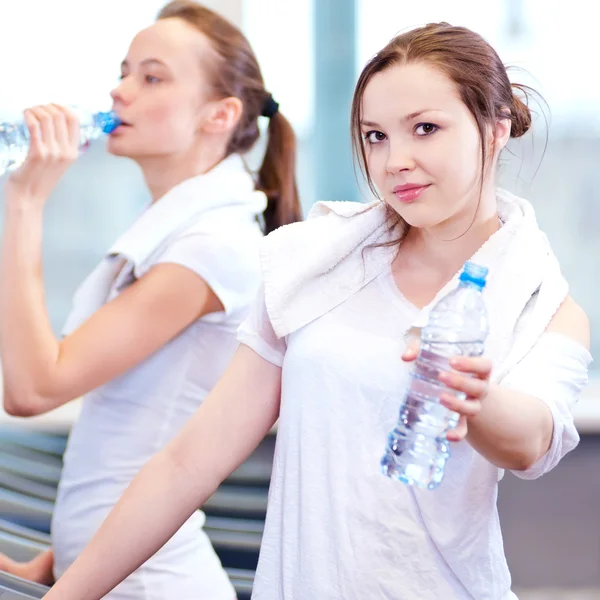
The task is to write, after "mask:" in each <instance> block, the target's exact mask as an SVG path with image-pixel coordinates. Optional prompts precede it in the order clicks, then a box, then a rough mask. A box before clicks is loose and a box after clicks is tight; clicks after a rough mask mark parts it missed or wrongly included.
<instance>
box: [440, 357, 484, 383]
mask: <svg viewBox="0 0 600 600" xmlns="http://www.w3.org/2000/svg"><path fill="white" fill-rule="evenodd" d="M450 366H451V367H452V368H453V369H454V370H455V371H461V372H463V373H472V374H473V375H475V377H477V378H479V379H489V377H490V374H491V372H492V366H493V364H492V361H491V360H490V359H489V358H483V357H470V356H455V357H454V358H451V359H450Z"/></svg>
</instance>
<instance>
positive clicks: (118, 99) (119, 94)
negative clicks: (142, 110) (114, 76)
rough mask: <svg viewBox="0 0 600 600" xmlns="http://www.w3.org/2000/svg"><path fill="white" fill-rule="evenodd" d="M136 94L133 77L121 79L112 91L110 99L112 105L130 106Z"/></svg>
mask: <svg viewBox="0 0 600 600" xmlns="http://www.w3.org/2000/svg"><path fill="white" fill-rule="evenodd" d="M135 94H136V84H135V82H134V80H133V77H123V79H121V81H120V82H119V85H118V86H117V87H116V88H115V89H114V90H112V92H111V93H110V97H111V98H112V99H113V103H114V104H119V103H121V104H125V105H127V104H131V102H132V101H133V99H134V98H135Z"/></svg>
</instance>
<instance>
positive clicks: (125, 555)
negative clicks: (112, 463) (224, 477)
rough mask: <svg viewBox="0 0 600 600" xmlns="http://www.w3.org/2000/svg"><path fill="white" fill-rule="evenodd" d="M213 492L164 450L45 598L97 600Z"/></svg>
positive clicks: (127, 492)
mask: <svg viewBox="0 0 600 600" xmlns="http://www.w3.org/2000/svg"><path fill="white" fill-rule="evenodd" d="M215 489H216V482H215V483H213V484H209V483H208V482H207V481H206V480H204V481H202V482H200V481H199V480H198V479H197V478H195V477H192V476H191V474H190V473H189V472H188V471H186V468H185V466H183V465H181V464H178V463H177V462H176V461H174V460H172V457H171V455H170V454H169V453H167V452H164V451H163V452H161V453H159V454H158V455H156V456H155V457H154V458H153V459H152V460H151V461H150V462H149V463H148V464H147V465H146V466H145V467H144V468H143V469H142V471H141V472H140V473H139V474H138V476H137V477H136V478H135V480H134V481H133V483H132V484H131V485H130V487H129V488H128V489H127V490H126V492H125V493H124V495H123V496H122V498H121V499H120V500H119V502H118V503H117V505H116V507H115V508H114V509H113V510H112V512H111V513H110V514H109V516H108V517H107V519H106V520H105V522H104V523H103V525H102V527H101V528H100V530H99V531H98V533H97V534H96V536H95V537H94V538H93V540H92V542H91V543H90V544H89V545H88V547H87V548H86V549H85V550H84V551H83V553H82V554H81V555H80V556H79V558H78V559H77V560H76V561H75V563H74V564H73V565H72V566H71V567H70V568H69V569H68V570H67V571H66V573H65V574H64V575H63V576H62V577H61V578H60V579H59V580H58V582H57V583H56V584H55V585H54V587H53V588H52V590H51V591H50V592H49V593H48V594H47V596H46V597H47V599H48V600H53V599H55V598H56V599H57V600H71V599H72V600H96V599H99V598H102V597H104V595H105V594H107V593H108V592H109V591H110V590H111V589H113V588H114V587H115V586H116V585H117V584H118V583H119V582H120V581H122V580H123V579H124V578H125V577H127V576H128V575H129V574H130V573H132V572H133V571H134V570H135V569H137V568H138V567H139V566H140V565H142V564H143V563H144V562H145V561H146V560H147V559H149V558H150V557H151V556H152V555H153V554H154V553H155V552H156V551H158V550H159V549H160V548H161V547H162V546H163V545H164V544H165V543H166V542H167V541H168V540H169V539H170V538H171V537H172V535H173V534H174V533H175V532H176V531H177V530H178V529H179V527H180V526H181V525H182V524H183V523H184V522H185V521H186V519H187V518H188V517H189V516H190V515H191V514H193V512H194V511H195V510H196V509H197V508H198V507H199V506H200V505H201V504H203V503H204V501H205V500H206V499H207V498H208V497H209V496H210V495H211V494H212V493H213V492H214V490H215Z"/></svg>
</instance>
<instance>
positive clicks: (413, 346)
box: [402, 339, 421, 362]
mask: <svg viewBox="0 0 600 600" xmlns="http://www.w3.org/2000/svg"><path fill="white" fill-rule="evenodd" d="M420 348H421V343H420V341H419V340H415V339H412V340H409V342H408V343H407V346H406V348H405V350H404V352H403V354H402V360H404V361H406V362H410V361H412V360H415V359H416V358H417V356H418V355H419V350H420Z"/></svg>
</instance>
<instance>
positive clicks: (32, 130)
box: [6, 104, 80, 203]
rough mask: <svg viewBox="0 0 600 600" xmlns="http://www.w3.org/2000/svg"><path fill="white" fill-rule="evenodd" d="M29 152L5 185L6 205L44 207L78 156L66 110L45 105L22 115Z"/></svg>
mask: <svg viewBox="0 0 600 600" xmlns="http://www.w3.org/2000/svg"><path fill="white" fill-rule="evenodd" d="M24 119H25V124H26V126H27V129H28V130H29V137H30V141H29V152H28V154H27V158H26V159H25V162H24V163H23V164H22V165H21V167H19V168H18V169H17V170H16V171H14V172H13V173H12V174H11V176H10V177H9V179H8V181H7V183H6V198H7V202H18V203H20V202H24V201H27V200H33V201H35V202H38V203H44V202H45V201H46V199H47V198H48V196H49V195H50V192H51V191H52V189H53V188H54V186H55V185H56V184H57V182H58V180H59V179H60V178H61V177H62V176H63V175H64V173H65V171H66V170H67V169H68V168H69V166H70V165H71V164H72V163H73V162H74V161H75V159H76V158H77V156H78V154H79V138H80V127H79V122H78V120H77V117H76V116H75V114H74V113H73V112H72V111H70V110H69V109H68V108H64V107H60V106H57V105H56V104H49V105H47V106H36V107H35V108H30V109H28V110H26V111H25V116H24Z"/></svg>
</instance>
